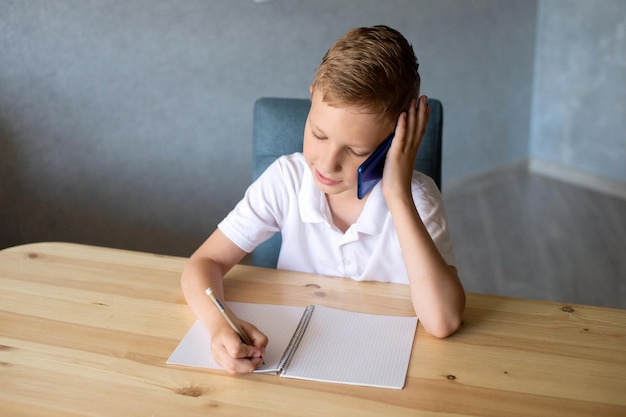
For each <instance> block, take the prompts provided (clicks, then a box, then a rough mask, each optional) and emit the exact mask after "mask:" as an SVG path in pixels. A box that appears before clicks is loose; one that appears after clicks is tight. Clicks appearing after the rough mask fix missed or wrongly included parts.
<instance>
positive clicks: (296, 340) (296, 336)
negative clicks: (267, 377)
mask: <svg viewBox="0 0 626 417" xmlns="http://www.w3.org/2000/svg"><path fill="white" fill-rule="evenodd" d="M313 310H315V306H314V305H309V306H308V307H307V308H306V309H305V310H304V313H303V314H302V318H301V319H300V323H298V327H296V331H295V332H294V333H293V336H291V340H290V341H289V344H288V345H287V349H285V352H284V353H283V356H282V357H281V358H280V361H279V362H278V373H279V374H281V373H283V372H285V371H286V370H287V368H289V364H290V363H291V359H293V355H294V353H296V350H297V349H298V346H300V342H301V341H302V337H303V336H304V333H305V332H306V329H307V327H309V322H310V321H311V316H312V315H313Z"/></svg>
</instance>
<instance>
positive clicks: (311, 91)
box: [309, 84, 313, 95]
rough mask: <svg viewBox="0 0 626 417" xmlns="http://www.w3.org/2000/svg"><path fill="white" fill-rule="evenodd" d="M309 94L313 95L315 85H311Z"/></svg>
mask: <svg viewBox="0 0 626 417" xmlns="http://www.w3.org/2000/svg"><path fill="white" fill-rule="evenodd" d="M309 93H311V95H313V84H311V85H310V86H309Z"/></svg>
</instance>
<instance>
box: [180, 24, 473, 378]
mask: <svg viewBox="0 0 626 417" xmlns="http://www.w3.org/2000/svg"><path fill="white" fill-rule="evenodd" d="M417 69H418V64H417V59H416V57H415V54H414V52H413V48H412V47H411V45H410V44H409V43H408V42H407V41H406V39H405V38H404V37H403V36H402V35H401V34H400V33H399V32H397V31H395V30H393V29H391V28H388V27H385V26H375V27H371V28H359V29H353V30H351V31H349V32H348V33H347V34H346V35H344V36H343V37H342V38H341V39H339V40H338V41H336V42H335V44H334V45H333V46H332V47H331V49H330V50H329V51H328V52H327V53H326V55H325V56H324V58H323V60H322V63H321V64H320V67H319V68H318V69H317V71H316V73H315V78H314V80H313V84H312V85H311V87H310V93H311V110H310V112H309V116H308V118H307V121H306V125H305V131H304V146H303V152H302V153H296V154H293V155H288V156H283V157H281V158H279V159H278V160H277V161H276V162H274V163H273V164H272V165H271V166H270V167H269V168H268V169H267V170H266V172H265V173H264V174H263V175H262V176H261V177H260V178H259V179H258V180H257V181H256V182H255V183H254V184H252V185H251V186H250V188H249V189H248V191H247V192H246V195H245V197H244V199H243V200H242V201H241V202H239V204H238V205H237V206H236V207H235V209H234V210H233V211H232V212H231V213H230V214H229V215H228V216H227V217H226V219H224V221H222V222H221V223H220V224H219V226H218V229H217V230H216V231H215V232H214V233H213V234H212V235H211V236H210V237H209V238H208V239H207V241H206V242H205V243H203V244H202V246H201V247H200V248H199V249H198V250H197V251H196V252H195V253H194V254H193V255H192V256H191V258H190V260H189V262H188V263H187V265H186V267H185V270H184V271H183V275H182V288H183V292H184V294H185V298H186V299H187V302H188V303H189V306H190V307H191V309H192V310H193V312H194V313H195V314H196V316H197V317H198V318H199V319H200V320H201V321H202V322H203V323H204V325H205V326H206V328H207V329H208V331H209V334H210V335H211V344H212V346H211V354H212V355H213V358H214V359H215V360H216V361H217V362H218V363H220V364H221V365H222V366H223V367H224V368H225V369H226V370H228V371H229V372H231V373H246V372H251V371H253V370H254V369H255V368H256V367H257V366H259V364H261V363H262V360H263V359H262V356H263V353H264V349H265V346H266V345H267V342H268V341H267V337H266V336H265V335H264V334H263V333H261V332H260V331H259V330H258V329H256V328H255V327H254V326H253V325H252V324H250V323H246V322H244V321H241V320H240V324H241V326H242V327H243V329H244V331H245V332H246V333H247V334H248V335H249V336H250V338H251V339H252V341H253V346H249V345H246V344H244V343H242V342H241V340H240V339H239V336H238V335H237V334H236V333H235V332H234V331H233V330H232V329H231V328H230V327H229V326H228V324H227V323H226V321H225V320H224V319H223V318H222V316H221V315H220V314H219V313H218V310H217V309H216V308H215V306H214V305H213V304H212V303H211V301H210V300H209V298H208V297H207V296H206V294H205V292H204V290H205V289H206V288H208V287H211V288H212V289H213V291H214V293H215V294H216V295H217V297H218V298H220V299H221V300H222V301H223V300H224V294H223V284H222V278H223V276H224V274H225V273H226V272H227V271H229V270H230V269H231V268H232V267H233V266H234V265H235V264H236V263H238V262H239V261H240V260H241V259H242V258H243V257H244V255H245V254H246V253H247V252H250V251H252V250H253V249H254V248H255V247H256V246H257V245H258V244H260V243H261V242H262V241H264V240H265V239H267V238H269V237H270V236H271V235H272V234H273V233H275V232H276V231H279V230H280V231H281V232H282V235H283V243H282V247H281V254H280V257H279V260H278V268H282V269H292V270H299V271H303V272H311V273H317V274H324V275H331V276H345V277H350V278H353V279H356V280H378V281H388V282H402V283H405V284H408V285H409V290H410V293H411V299H412V302H413V306H414V309H415V312H416V314H417V316H418V317H419V319H420V322H421V323H422V325H423V326H424V328H425V330H426V331H427V332H429V333H430V334H432V335H434V336H437V337H446V336H448V335H450V334H451V333H453V332H454V331H455V330H456V329H457V328H458V327H459V326H460V323H461V316H462V313H463V310H464V308H465V293H464V291H463V287H462V285H461V283H460V280H459V278H458V275H457V272H456V268H455V267H454V256H453V253H452V243H451V241H450V238H449V235H448V231H447V226H446V224H447V223H446V216H445V212H444V210H443V206H442V201H441V195H440V193H439V191H438V189H437V187H436V186H435V184H434V182H433V181H432V180H431V179H430V178H429V177H427V176H426V175H423V174H420V173H417V172H414V171H413V165H414V162H415V157H416V155H417V150H418V147H419V144H420V141H421V139H422V136H423V134H424V130H425V128H426V123H427V121H428V117H429V112H430V109H429V108H428V104H427V100H426V97H419V85H420V78H419V74H418V72H417ZM418 97H419V99H418ZM392 132H395V137H394V139H393V141H392V145H391V148H390V149H389V152H388V154H387V157H386V163H385V168H384V172H383V179H382V181H381V182H380V183H379V184H378V185H376V187H375V188H374V189H373V190H372V191H371V192H370V193H369V194H368V195H367V196H366V198H364V199H362V200H359V199H358V198H357V168H358V167H359V165H360V164H362V163H363V161H365V159H367V157H368V156H369V155H370V154H371V153H372V152H373V151H374V150H375V149H376V148H377V146H378V145H379V144H380V143H382V142H383V140H384V139H385V138H387V137H388V136H389V134H390V133H392ZM296 261H297V262H296Z"/></svg>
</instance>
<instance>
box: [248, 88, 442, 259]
mask: <svg viewBox="0 0 626 417" xmlns="http://www.w3.org/2000/svg"><path fill="white" fill-rule="evenodd" d="M428 105H429V106H430V109H431V110H430V118H429V120H428V125H427V126H426V132H425V133H424V138H423V139H422V143H421V144H420V149H419V151H418V154H417V158H416V160H415V169H416V170H417V171H420V172H423V173H424V174H426V175H428V176H430V177H431V178H432V179H433V180H434V181H435V183H436V184H437V187H439V189H441V136H442V128H443V106H442V105H441V102H440V101H439V100H437V99H432V98H429V99H428ZM310 107H311V101H310V100H309V99H297V98H273V97H262V98H260V99H258V100H257V101H256V103H255V104H254V116H253V127H252V159H253V161H252V180H253V181H254V180H256V179H257V178H258V177H259V176H260V175H261V174H262V173H263V171H265V169H266V168H267V167H268V166H269V165H270V164H271V163H272V162H274V160H276V159H277V158H278V157H280V156H282V155H287V154H291V153H294V152H302V140H303V136H304V125H305V122H306V118H307V116H308V114H309V108H310ZM280 244H281V238H280V233H277V234H276V235H275V236H274V237H272V238H270V239H269V240H267V241H266V242H264V243H262V244H261V245H259V246H258V247H257V248H256V249H255V250H254V251H253V253H252V262H253V264H254V265H256V266H263V267H267V268H276V263H277V261H278V254H279V252H280Z"/></svg>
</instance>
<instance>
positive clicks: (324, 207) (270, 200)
mask: <svg viewBox="0 0 626 417" xmlns="http://www.w3.org/2000/svg"><path fill="white" fill-rule="evenodd" d="M412 192H413V199H414V201H415V205H416V207H417V211H418V213H419V214H420V217H421V218H422V221H423V222H424V225H425V226H426V228H427V229H428V232H429V233H430V236H431V238H432V239H433V241H434V242H435V245H436V246H437V248H438V249H439V252H440V253H441V255H442V256H443V258H444V259H445V261H446V262H447V263H448V264H449V265H453V266H455V261H454V253H453V249H452V241H451V239H450V236H449V233H448V227H447V218H446V213H445V210H444V207H443V202H442V199H441V193H440V192H439V189H438V188H437V186H436V185H435V183H434V181H433V180H432V179H431V178H430V177H428V176H426V175H424V174H422V173H419V172H417V171H415V172H414V173H413V182H412ZM218 227H219V229H220V230H221V231H222V232H223V233H224V234H225V235H226V236H227V237H228V238H229V239H230V240H232V241H233V242H234V243H235V244H236V245H237V246H239V247H240V248H241V249H243V250H244V251H246V252H251V251H252V250H254V248H256V247H257V246H258V245H259V244H261V243H262V242H264V241H265V240H266V239H268V238H270V237H271V236H272V235H273V234H274V233H276V232H277V231H280V232H281V234H282V246H281V250H280V256H279V258H278V265H277V268H279V269H287V270H292V271H302V272H310V273H315V274H322V275H330V276H342V277H349V278H352V279H355V280H359V281H383V282H395V283H402V284H408V282H409V281H408V277H407V273H406V268H405V266H404V261H403V258H402V252H401V250H400V243H399V242H398V238H397V235H396V229H395V227H394V224H393V221H392V219H391V213H390V212H389V209H388V208H387V204H386V203H385V199H384V197H383V194H382V189H381V184H380V183H378V184H377V185H376V187H374V189H373V190H372V191H371V194H370V196H369V197H368V198H367V200H366V202H365V207H364V208H363V212H362V213H361V215H360V217H359V219H358V220H357V222H356V223H355V224H353V225H352V226H351V227H350V228H349V229H348V230H347V231H346V232H345V233H342V232H341V231H340V230H339V229H338V228H337V227H336V226H335V225H334V224H333V221H332V215H331V213H330V210H329V208H328V204H327V202H326V197H325V195H324V193H323V192H322V191H320V189H319V188H317V186H316V185H315V180H314V179H313V175H312V174H311V171H310V169H309V168H308V167H307V165H306V161H305V159H304V156H303V155H302V153H294V154H292V155H286V156H283V157H280V158H279V159H277V160H276V161H275V162H274V163H272V165H270V166H269V167H268V168H267V170H266V171H265V172H264V173H263V174H262V175H261V176H260V177H259V178H258V179H257V181H255V182H254V183H253V184H252V185H251V186H250V187H249V188H248V190H247V191H246V194H245V196H244V198H243V200H241V201H240V202H239V203H238V204H237V206H236V207H235V208H234V209H233V211H231V212H230V213H229V214H228V216H227V217H226V218H225V219H224V220H223V221H222V222H221V223H220V224H219V225H218Z"/></svg>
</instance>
